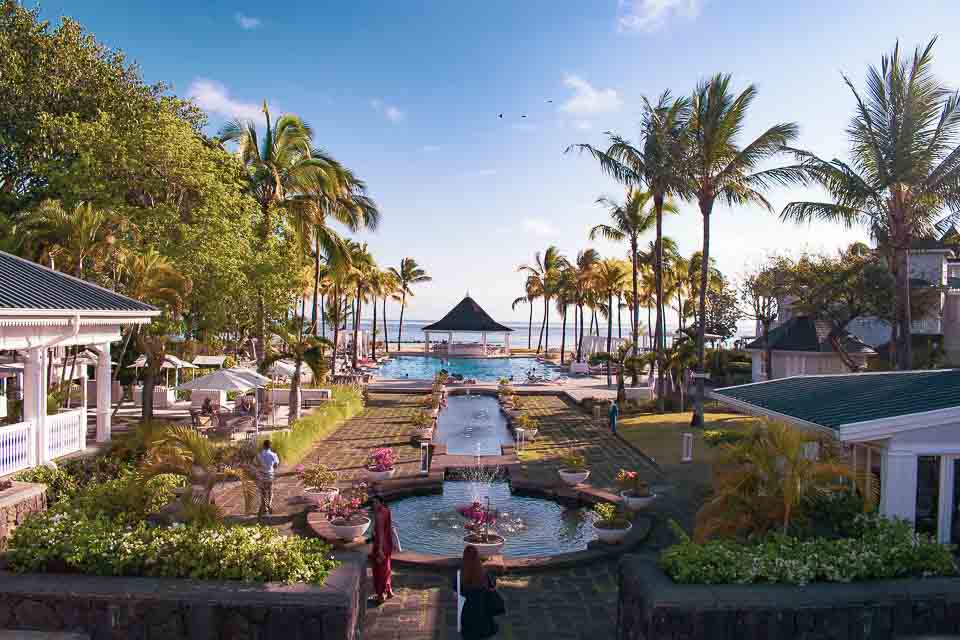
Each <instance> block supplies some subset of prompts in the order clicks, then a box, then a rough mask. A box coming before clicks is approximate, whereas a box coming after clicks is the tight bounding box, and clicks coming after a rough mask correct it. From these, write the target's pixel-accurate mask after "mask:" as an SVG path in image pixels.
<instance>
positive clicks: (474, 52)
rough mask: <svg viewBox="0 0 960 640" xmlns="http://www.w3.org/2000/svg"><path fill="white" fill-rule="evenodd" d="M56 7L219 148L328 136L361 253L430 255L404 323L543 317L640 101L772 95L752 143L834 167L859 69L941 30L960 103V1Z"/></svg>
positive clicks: (940, 54)
mask: <svg viewBox="0 0 960 640" xmlns="http://www.w3.org/2000/svg"><path fill="white" fill-rule="evenodd" d="M30 4H32V3H30ZM42 8H43V14H44V15H45V16H48V17H55V16H58V15H70V16H73V17H74V18H76V19H78V20H80V21H81V22H82V23H83V24H84V25H85V26H86V27H87V28H88V29H90V30H91V31H92V32H93V33H94V34H95V35H96V36H97V37H98V38H99V39H100V40H102V41H104V42H107V43H108V44H109V45H111V46H114V47H117V48H120V49H123V50H124V51H125V52H126V53H127V54H128V56H129V57H130V58H132V59H133V60H136V61H137V62H138V63H139V64H140V66H141V68H142V70H143V73H144V76H145V78H146V79H147V80H148V81H159V80H162V81H165V82H168V83H169V84H171V85H172V86H173V87H174V90H175V91H176V93H178V94H180V95H193V96H195V98H196V99H197V101H198V102H199V103H200V104H201V105H203V106H204V107H205V108H206V109H207V111H208V113H209V114H210V117H211V127H210V129H211V132H214V131H216V129H217V128H219V126H220V125H221V124H222V123H223V121H224V120H225V119H227V118H229V117H231V116H236V115H240V116H245V115H251V116H256V115H257V110H258V105H259V104H260V103H262V101H263V100H264V99H266V100H267V101H268V102H269V103H270V104H271V108H272V110H273V111H275V112H280V111H285V112H293V113H297V114H299V115H301V116H302V117H303V118H305V119H306V120H307V121H308V122H310V123H311V125H313V127H314V128H315V130H316V133H317V140H318V142H319V144H320V145H321V146H323V147H325V148H326V149H327V150H329V151H330V152H332V153H333V154H334V155H335V156H336V157H338V158H340V159H341V160H342V161H343V162H345V163H346V164H347V165H348V166H350V167H351V168H353V169H354V170H355V171H356V172H357V173H358V174H359V175H360V176H361V177H362V178H364V179H365V180H366V181H367V182H368V183H369V186H370V190H371V193H372V195H373V196H374V197H375V198H376V199H377V201H378V202H379V204H380V206H381V209H382V212H383V224H382V226H381V228H380V230H379V231H378V232H377V233H374V234H367V233H365V234H362V235H361V237H360V239H361V240H363V241H366V242H368V243H369V245H370V247H371V249H372V250H373V252H374V255H375V257H376V258H377V259H378V261H379V262H380V263H381V264H382V265H385V266H386V265H395V264H397V263H399V261H400V259H401V258H402V257H404V256H412V257H414V258H416V259H417V261H418V262H420V263H421V264H422V265H423V266H424V267H425V268H426V269H427V271H428V272H429V273H430V274H431V275H433V277H434V282H433V283H432V284H430V285H424V286H422V287H421V288H420V290H419V291H418V294H417V297H416V298H415V299H414V300H413V301H411V304H410V307H409V309H408V312H407V314H408V317H411V318H422V319H429V318H436V317H438V316H439V315H442V314H443V313H445V312H446V311H447V310H448V309H449V308H450V307H451V306H452V305H453V304H455V303H456V302H457V301H459V299H460V297H461V296H462V295H463V293H464V292H465V291H466V290H469V291H470V293H471V295H473V296H474V297H475V298H476V299H477V300H478V301H479V302H480V303H481V304H482V305H483V306H484V307H485V308H486V309H487V310H488V311H489V312H490V313H491V314H492V315H494V316H495V317H496V318H498V319H500V320H513V319H516V320H525V319H526V313H525V309H518V310H517V311H516V312H513V311H511V309H510V301H511V300H512V299H513V298H514V297H516V296H518V295H520V294H521V293H522V277H521V276H520V275H519V274H517V273H516V271H515V267H516V265H518V264H520V263H522V262H525V261H530V260H532V258H533V254H534V252H535V251H537V250H543V249H544V248H545V247H547V246H548V245H550V244H556V245H558V246H559V247H560V248H561V250H563V252H565V253H566V254H568V255H575V254H576V252H577V251H578V250H580V249H583V248H586V247H587V246H590V243H589V242H588V240H587V230H588V229H589V228H590V227H591V226H592V225H594V224H597V223H599V222H601V221H603V220H604V212H603V211H602V210H601V209H600V208H599V207H597V206H596V205H595V204H594V200H595V199H596V198H597V197H598V196H600V195H613V196H617V197H619V196H621V195H622V189H621V188H620V187H619V186H618V185H616V184H614V183H613V182H611V181H610V180H609V179H607V178H605V177H603V176H602V175H601V174H600V171H599V169H598V168H597V167H596V166H595V164H594V163H593V162H592V161H591V160H589V159H588V158H585V157H584V158H579V157H575V156H565V155H563V153H562V151H563V149H564V147H566V146H567V145H569V144H571V143H577V142H589V143H593V144H602V143H603V141H604V136H603V132H604V131H606V130H614V131H617V132H619V133H621V134H623V135H625V136H628V137H634V136H635V135H636V131H637V122H638V120H639V117H640V105H641V96H643V95H648V96H655V95H657V94H659V93H660V92H661V91H663V90H664V89H666V88H669V89H671V90H672V91H673V92H674V93H684V94H685V93H688V92H689V91H690V90H691V88H692V87H693V86H694V84H695V83H696V82H697V81H698V80H700V79H701V78H703V77H706V76H708V75H710V74H712V73H715V72H718V71H722V72H728V73H732V74H733V76H734V82H735V83H736V84H737V86H738V88H739V87H743V86H745V85H746V84H748V83H754V84H756V85H757V86H758V88H759V98H758V100H757V101H756V102H755V106H754V109H753V112H752V114H751V118H750V123H749V126H748V130H747V132H746V133H747V135H748V136H749V135H750V134H756V133H759V132H760V131H761V130H762V129H764V128H766V127H768V126H770V125H772V124H774V123H775V122H779V121H795V122H798V123H799V124H800V126H801V137H800V141H799V146H802V147H805V148H808V149H811V150H813V151H815V152H817V153H818V154H821V155H824V156H829V157H834V156H836V155H840V156H843V155H844V154H845V148H846V147H845V137H844V133H843V131H844V128H845V126H846V123H847V121H848V119H849V117H850V115H851V113H852V104H853V103H852V98H851V95H850V93H849V91H848V89H847V88H846V87H845V86H844V84H843V81H842V78H841V76H840V73H841V72H847V73H848V74H850V75H851V77H852V78H853V79H854V81H855V82H857V83H858V84H860V83H861V82H862V78H863V77H864V74H865V71H866V67H867V65H868V64H871V63H879V59H880V56H881V54H883V53H885V52H887V51H888V50H889V49H890V48H891V46H892V45H893V43H894V41H895V40H896V39H897V38H900V40H901V41H902V42H903V43H904V44H906V45H907V46H908V47H910V48H912V47H914V46H915V45H916V44H919V43H925V42H926V41H927V39H929V38H930V37H931V36H932V35H934V34H937V33H941V34H942V37H941V40H940V42H939V43H938V46H937V50H936V70H937V73H938V75H940V76H941V77H942V78H944V79H946V80H947V81H948V82H950V83H951V84H952V85H953V86H960V42H958V41H957V39H956V38H955V37H952V35H953V34H952V33H951V27H953V33H955V27H956V25H957V24H958V21H960V3H956V2H948V1H943V2H937V1H934V0H914V1H912V2H909V3H906V2H892V1H890V2H883V1H873V2H865V1H864V2H861V1H853V0H840V1H839V2H838V1H837V0H833V1H830V2H827V1H822V0H810V1H806V2H802V3H801V2H792V3H779V2H761V1H759V0H756V1H749V2H748V1H743V2H721V1H720V0H634V1H633V2H623V1H621V2H617V0H608V1H601V0H594V1H590V2H574V1H572V0H571V1H560V2H557V1H556V0H554V1H552V2H546V1H543V2H541V1H532V0H524V1H523V2H515V1H510V0H485V1H484V2H464V3H454V2H441V1H439V0H438V1H435V2H413V1H407V2H372V1H371V2H361V1H359V0H358V1H356V2H350V3H343V2H338V3H333V2H321V1H316V0H314V1H311V2H289V1H288V2H282V3H274V4H272V5H271V4H263V3H253V2H242V1H239V2H238V1H237V0H229V1H227V0H217V1H214V2H196V1H194V2H181V1H176V0H167V1H166V2H162V3H153V2H151V3H148V2H139V1H131V2H125V3H121V2H117V1H116V0H113V1H109V2H108V1H83V0H73V1H70V2H67V1H65V0H45V1H44V2H43V3H42ZM548 100H552V102H547V101H548ZM500 113H502V114H503V118H502V119H500V118H498V114H500ZM524 114H525V115H526V116H527V117H526V118H522V117H521V116H522V115H524ZM810 195H815V194H804V193H802V192H800V191H797V190H794V191H789V190H786V189H782V190H778V191H775V192H773V193H771V194H770V199H771V201H772V202H773V204H774V206H775V207H776V208H777V209H778V210H779V208H780V207H782V205H783V204H785V203H786V202H788V201H790V200H792V199H796V198H801V197H806V196H810ZM665 228H666V232H667V234H668V235H670V236H672V237H674V238H675V239H676V240H677V241H678V243H679V245H680V248H681V250H682V251H683V252H684V253H686V254H689V253H690V252H692V251H694V250H696V249H698V248H699V246H700V239H701V233H702V231H701V223H700V216H699V214H698V213H697V211H696V209H695V207H694V206H693V205H682V207H681V214H680V215H678V216H675V217H672V218H671V219H669V220H668V221H667V222H666V224H665ZM712 231H713V243H712V246H713V255H715V256H716V258H717V261H718V265H719V266H720V268H721V269H722V270H723V271H724V272H726V273H727V274H729V275H731V276H732V277H736V275H737V273H738V272H740V271H742V270H743V269H744V267H746V266H749V265H753V264H756V263H758V262H760V261H761V260H762V259H763V258H764V257H765V256H766V255H769V254H771V253H775V252H780V253H784V252H787V253H797V252H799V251H801V250H803V249H808V250H814V251H819V250H832V249H834V248H837V247H839V246H842V245H844V244H846V243H848V242H850V241H852V240H856V239H861V238H863V234H862V232H861V231H859V230H856V231H847V230H844V229H841V228H835V227H831V226H825V225H818V226H814V227H809V228H808V227H797V226H795V225H786V224H782V223H780V222H779V221H778V220H777V218H776V216H775V215H773V214H770V213H767V212H765V211H761V210H758V209H752V208H740V209H736V210H729V209H726V208H723V207H718V209H717V210H716V211H715V213H714V216H713V225H712ZM594 246H596V247H597V248H598V249H599V250H600V251H601V252H602V253H604V254H609V255H614V254H615V255H622V254H623V248H622V247H619V246H616V245H613V244H610V243H606V242H597V243H594Z"/></svg>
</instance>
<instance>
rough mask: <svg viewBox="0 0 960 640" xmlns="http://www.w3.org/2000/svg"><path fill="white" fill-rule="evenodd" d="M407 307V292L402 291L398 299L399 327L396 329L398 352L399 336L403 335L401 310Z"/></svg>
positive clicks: (398, 347)
mask: <svg viewBox="0 0 960 640" xmlns="http://www.w3.org/2000/svg"><path fill="white" fill-rule="evenodd" d="M406 307H407V292H406V290H404V292H403V295H402V296H401V299H400V326H399V327H397V351H400V336H401V335H402V334H403V310H404V309H406Z"/></svg>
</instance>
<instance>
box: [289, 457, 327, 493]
mask: <svg viewBox="0 0 960 640" xmlns="http://www.w3.org/2000/svg"><path fill="white" fill-rule="evenodd" d="M296 470H297V477H298V478H300V482H302V483H303V486H304V488H305V489H307V490H308V491H320V490H321V489H329V488H331V487H335V486H337V473H336V472H335V471H332V470H331V469H330V468H329V467H327V466H326V465H323V464H319V463H318V464H312V465H302V464H298V465H297V468H296Z"/></svg>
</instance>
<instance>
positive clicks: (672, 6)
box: [617, 0, 702, 33]
mask: <svg viewBox="0 0 960 640" xmlns="http://www.w3.org/2000/svg"><path fill="white" fill-rule="evenodd" d="M701 2H702V0H617V29H618V30H620V31H645V32H648V33H649V32H651V31H656V30H658V29H662V28H663V27H665V26H666V24H667V22H669V21H670V19H671V18H674V17H681V18H687V19H693V18H696V17H697V16H698V15H700V5H701Z"/></svg>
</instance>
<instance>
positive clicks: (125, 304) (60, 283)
mask: <svg viewBox="0 0 960 640" xmlns="http://www.w3.org/2000/svg"><path fill="white" fill-rule="evenodd" d="M0 283H2V285H3V286H0V310H23V311H49V312H51V313H56V312H63V311H69V312H75V311H80V312H87V313H89V312H108V313H117V312H120V313H134V314H139V315H146V316H152V315H157V313H158V311H157V310H156V309H155V308H154V307H151V306H150V305H148V304H144V303H143V302H140V301H138V300H134V299H132V298H128V297H126V296H123V295H120V294H119V293H116V292H114V291H110V290H108V289H104V288H103V287H98V286H97V285H95V284H92V283H90V282H86V281H84V280H80V279H79V278H74V277H73V276H70V275H67V274H65V273H60V272H59V271H54V270H53V269H48V268H47V267H44V266H43V265H39V264H37V263H35V262H30V261H29V260H24V259H23V258H18V257H17V256H14V255H11V254H9V253H4V252H3V251H0Z"/></svg>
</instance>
